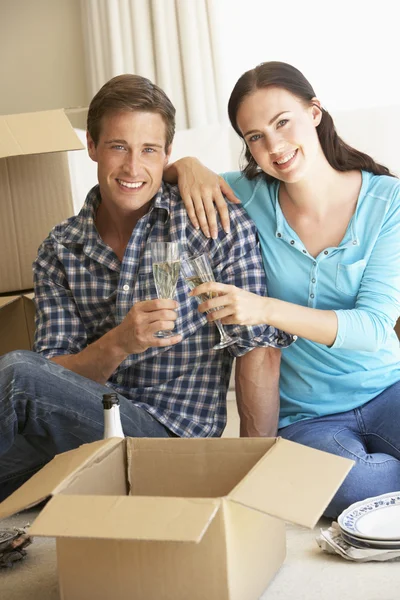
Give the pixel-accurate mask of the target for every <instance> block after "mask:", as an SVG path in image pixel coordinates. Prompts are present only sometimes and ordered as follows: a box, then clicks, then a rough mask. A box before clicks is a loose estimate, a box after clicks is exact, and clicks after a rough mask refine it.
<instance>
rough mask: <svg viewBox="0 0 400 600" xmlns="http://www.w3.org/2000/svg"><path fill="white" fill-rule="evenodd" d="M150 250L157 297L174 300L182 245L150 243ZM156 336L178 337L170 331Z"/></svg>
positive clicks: (157, 332)
mask: <svg viewBox="0 0 400 600" xmlns="http://www.w3.org/2000/svg"><path fill="white" fill-rule="evenodd" d="M150 249H151V257H152V261H153V276H154V281H155V284H156V290H157V296H158V297H159V298H164V299H166V300H169V299H171V300H172V298H173V297H174V295H175V288H176V284H177V282H178V278H179V271H180V268H181V258H180V244H179V242H150ZM154 335H155V336H156V337H160V338H166V337H172V336H174V335H176V332H174V331H171V330H169V329H168V330H164V331H156V333H155V334H154Z"/></svg>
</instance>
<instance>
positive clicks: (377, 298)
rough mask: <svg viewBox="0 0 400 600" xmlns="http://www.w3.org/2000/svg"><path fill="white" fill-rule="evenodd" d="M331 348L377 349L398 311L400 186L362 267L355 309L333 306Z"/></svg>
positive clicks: (399, 311)
mask: <svg viewBox="0 0 400 600" xmlns="http://www.w3.org/2000/svg"><path fill="white" fill-rule="evenodd" d="M335 312H336V315H337V318H338V332H337V336H336V340H335V342H334V344H333V346H331V347H332V348H334V349H339V348H343V349H345V350H363V351H366V352H376V351H377V350H378V349H379V348H380V347H382V345H384V344H385V342H386V340H387V337H388V336H389V335H393V328H394V326H395V324H396V321H397V318H398V316H399V314H400V186H396V187H395V190H394V194H393V197H392V199H391V202H390V205H389V208H388V211H387V213H386V216H385V219H384V221H383V224H382V227H381V230H380V233H379V235H378V238H377V240H376V243H375V245H374V248H373V250H372V252H371V255H370V257H369V260H368V262H367V266H366V268H365V271H364V274H363V278H362V281H361V285H360V288H359V292H358V295H357V299H356V304H355V308H354V309H350V310H336V311H335Z"/></svg>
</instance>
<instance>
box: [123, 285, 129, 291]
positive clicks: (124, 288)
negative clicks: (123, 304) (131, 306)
mask: <svg viewBox="0 0 400 600" xmlns="http://www.w3.org/2000/svg"><path fill="white" fill-rule="evenodd" d="M122 289H123V290H124V292H128V291H129V285H128V284H127V283H126V284H125V285H124V287H123V288H122Z"/></svg>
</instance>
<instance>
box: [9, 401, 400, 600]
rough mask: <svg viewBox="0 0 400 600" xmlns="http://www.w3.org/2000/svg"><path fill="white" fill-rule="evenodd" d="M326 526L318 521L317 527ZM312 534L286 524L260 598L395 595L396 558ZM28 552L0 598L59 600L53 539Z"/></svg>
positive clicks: (29, 515)
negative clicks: (378, 559)
mask: <svg viewBox="0 0 400 600" xmlns="http://www.w3.org/2000/svg"><path fill="white" fill-rule="evenodd" d="M229 413H230V416H229V420H228V427H227V431H226V432H225V435H226V436H228V437H233V436H236V435H237V431H238V420H237V413H236V409H235V405H234V402H230V403H229ZM36 514H37V510H35V509H32V510H30V511H25V512H24V513H21V514H19V515H16V516H14V517H12V518H10V519H6V520H5V521H3V522H1V524H0V527H3V526H4V527H10V526H14V525H16V526H23V525H25V524H26V523H27V522H32V521H33V520H34V518H35V515H36ZM328 524H329V523H328V521H326V520H321V522H320V523H319V526H322V527H326V526H328ZM317 532H318V527H317V528H316V529H315V530H314V531H309V530H307V529H303V528H300V527H296V526H293V525H288V526H287V548H288V550H287V551H288V554H287V558H286V561H285V563H284V564H283V566H282V568H281V569H280V571H279V572H278V574H277V575H276V577H275V579H274V581H273V582H272V583H271V585H270V586H269V588H268V589H267V590H266V592H265V593H264V595H263V596H262V598H261V599H260V600H339V599H340V600H399V599H400V563H399V562H392V563H382V564H381V563H365V564H355V563H351V562H347V561H345V560H344V559H342V558H340V557H336V556H329V555H326V554H324V553H323V552H321V551H320V549H319V548H318V546H317V544H316V542H315V537H316V534H317ZM27 551H28V555H27V557H26V559H25V560H23V561H21V562H19V563H16V564H15V565H14V567H13V568H12V569H4V570H1V571H0V600H60V599H59V594H58V589H57V574H56V558H55V543H54V541H53V540H51V539H45V538H36V539H35V540H34V542H33V544H32V545H31V546H30V547H28V549H27ZM88 600H95V599H92V598H88ZM110 600H112V598H110ZM135 600H145V599H142V598H140V599H135ZM187 600H190V598H188V599H187ZM204 600H207V599H206V598H205V599H204Z"/></svg>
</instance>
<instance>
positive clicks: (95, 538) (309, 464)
mask: <svg viewBox="0 0 400 600" xmlns="http://www.w3.org/2000/svg"><path fill="white" fill-rule="evenodd" d="M352 465H353V462H352V461H349V460H347V459H344V458H340V457H337V456H334V455H332V454H328V453H326V452H321V451H318V450H313V449H311V448H307V447H306V446H301V445H299V444H295V443H293V442H289V441H287V440H284V439H282V438H277V439H273V438H271V439H267V438H259V439H256V438H253V439H245V438H242V439H240V438H237V439H229V438H228V439H198V438H197V439H196V438H193V439H178V438H171V439H146V438H142V439H134V438H126V439H124V440H121V439H117V438H112V439H108V440H102V441H99V442H94V443H92V444H85V445H83V446H81V447H80V448H78V449H76V450H72V451H70V452H66V453H64V454H59V455H58V456H56V457H55V458H54V459H53V461H51V462H50V463H49V464H48V465H46V466H45V467H44V468H43V469H42V470H41V471H39V472H38V473H37V474H36V475H34V476H33V477H32V478H31V479H30V480H29V481H28V482H27V483H26V484H24V485H23V486H22V487H21V488H20V489H19V490H17V491H16V492H14V494H13V495H12V496H10V497H9V498H8V499H6V500H5V501H4V502H3V503H2V504H1V505H0V518H4V517H7V516H9V515H11V514H14V513H16V512H19V511H20V510H22V509H24V508H27V507H29V506H33V505H35V504H36V503H38V502H39V501H40V500H43V499H45V498H47V497H49V496H52V498H51V499H50V500H49V502H48V503H47V504H46V505H45V507H44V509H43V510H42V512H41V513H40V514H39V516H38V518H37V519H36V521H35V522H34V524H33V526H32V527H31V530H30V532H31V534H32V535H33V536H46V537H49V536H55V537H56V539H57V542H56V544H57V560H58V571H59V586H60V596H61V598H63V600H88V598H96V600H111V599H112V600H122V599H124V600H125V599H126V598H135V599H137V600H256V599H258V598H259V597H260V595H261V594H262V593H263V591H264V589H265V588H266V587H267V585H268V583H269V581H270V580H271V579H272V577H273V576H274V574H275V573H276V571H277V570H278V569H279V567H280V565H281V563H282V562H283V560H284V557H285V525H284V520H288V521H291V522H293V523H298V524H300V525H304V526H306V527H313V526H314V524H315V523H316V521H317V519H318V518H319V517H320V515H321V513H322V512H323V510H324V508H325V507H326V505H327V504H328V502H329V501H330V499H331V498H332V496H333V494H334V493H335V491H336V490H337V488H338V487H339V485H340V484H341V482H342V481H343V479H344V478H345V476H346V475H347V473H348V471H349V470H350V469H351V467H352Z"/></svg>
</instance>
